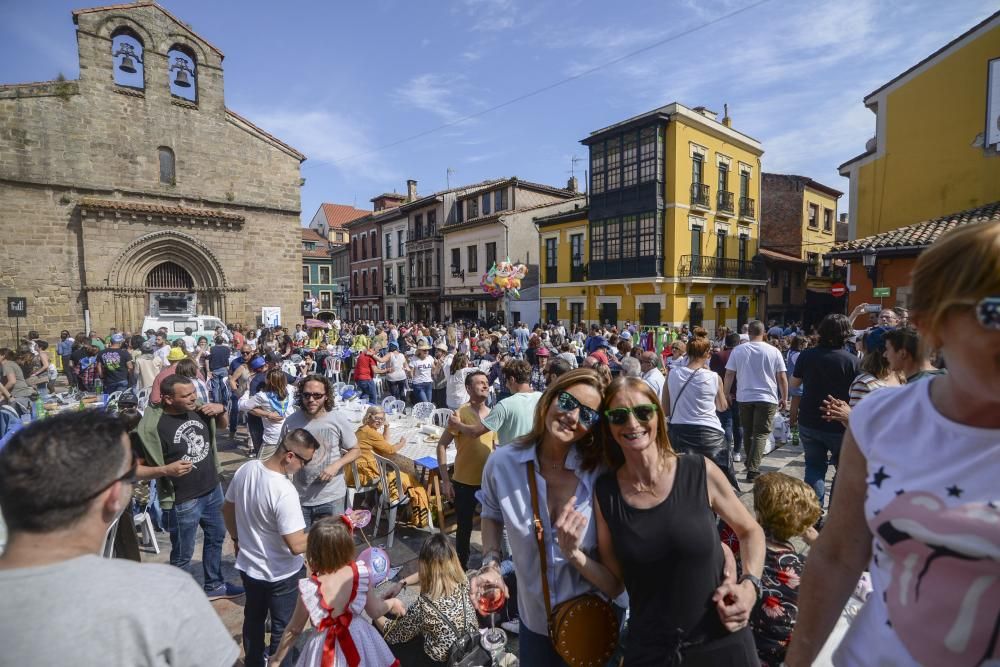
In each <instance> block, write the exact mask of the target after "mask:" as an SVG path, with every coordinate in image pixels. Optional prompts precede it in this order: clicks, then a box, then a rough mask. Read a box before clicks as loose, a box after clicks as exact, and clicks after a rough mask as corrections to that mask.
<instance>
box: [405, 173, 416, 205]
mask: <svg viewBox="0 0 1000 667" xmlns="http://www.w3.org/2000/svg"><path fill="white" fill-rule="evenodd" d="M416 198H417V182H416V181H415V180H413V179H412V178H411V179H410V180H408V181H406V201H413V200H414V199H416Z"/></svg>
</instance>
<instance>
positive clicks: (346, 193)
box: [0, 0, 996, 221]
mask: <svg viewBox="0 0 1000 667" xmlns="http://www.w3.org/2000/svg"><path fill="white" fill-rule="evenodd" d="M759 1H760V0H739V1H736V0H717V1H716V2H704V1H703V2H697V1H695V0H665V1H664V0H661V1H659V2H650V1H648V0H647V1H643V2H639V1H636V0H619V1H618V2H597V1H590V0H587V1H584V0H562V1H559V2H549V1H541V0H451V1H449V2H446V1H443V0H442V1H434V0H431V1H425V2H412V1H411V2H403V1H400V2H395V1H390V0H367V1H363V2H346V1H345V2H321V1H319V0H295V1H292V2H283V3H277V2H273V1H270V2H265V1H263V0H239V1H237V0H213V1H211V2H206V1H205V0H163V2H162V3H161V4H162V5H163V6H164V7H166V8H167V9H168V10H170V11H171V12H172V13H173V14H175V15H176V16H178V17H179V18H180V19H181V20H183V21H185V22H187V23H189V24H190V25H191V27H192V28H193V29H194V30H195V31H196V32H198V33H199V34H201V35H202V36H203V37H205V38H206V39H208V40H209V41H210V42H212V43H213V44H215V45H216V46H217V47H218V48H219V49H221V50H222V51H223V53H225V54H226V59H225V61H224V63H223V65H224V68H225V77H226V102H227V105H228V106H229V107H230V108H231V109H233V110H234V111H236V112H238V113H240V114H242V115H244V116H246V117H247V118H249V119H251V120H252V121H254V122H256V123H258V124H259V125H261V126H262V127H263V128H264V129H266V130H267V131H269V132H271V133H272V134H274V135H276V136H278V137H280V138H281V139H283V140H284V141H286V142H288V143H290V144H291V145H293V146H295V147H296V148H298V149H299V150H300V151H302V152H303V153H305V154H306V155H307V156H308V158H309V159H308V160H307V161H306V162H305V163H304V164H303V167H302V172H303V176H304V177H305V178H306V185H305V186H304V187H303V189H302V217H303V219H304V220H305V221H308V219H310V218H311V217H312V215H313V213H314V212H315V210H316V208H317V207H318V206H319V204H320V203H321V202H324V201H327V202H336V203H343V204H355V205H356V206H358V207H359V208H369V207H370V204H369V202H368V200H369V199H370V198H371V197H372V196H373V195H375V194H377V193H380V192H384V191H387V190H389V191H391V190H396V191H400V192H404V191H405V188H406V179H408V178H413V179H416V180H417V181H418V183H419V185H418V189H419V191H420V192H421V193H422V194H426V193H429V192H432V191H434V190H438V189H442V188H444V187H445V184H446V178H447V175H446V172H447V170H448V169H452V170H454V173H453V174H452V175H451V183H452V185H455V184H458V183H471V182H475V181H479V180H483V179H486V178H496V177H500V176H512V175H516V176H519V177H521V178H524V179H528V180H533V181H539V182H542V183H548V184H552V185H564V184H565V182H566V179H567V178H568V177H569V171H570V168H571V161H572V158H573V157H574V156H576V157H579V158H586V156H587V152H586V150H585V148H584V147H583V146H581V145H580V144H579V143H578V141H579V140H580V139H582V138H583V137H585V136H586V135H587V133H588V132H590V131H592V130H595V129H597V128H600V127H603V126H605V125H609V124H611V123H614V122H616V121H618V120H622V119H624V118H626V117H629V116H632V115H635V114H638V113H642V112H644V111H648V110H650V109H653V108H655V107H658V106H660V105H663V104H667V103H670V102H673V101H678V102H681V103H682V104H686V105H688V106H692V107H693V106H698V105H704V106H707V107H709V108H711V109H715V110H717V111H719V112H721V111H722V105H723V104H724V103H728V105H729V112H730V115H731V116H732V118H733V125H734V128H736V129H738V130H740V131H742V132H745V133H747V134H749V135H751V136H753V137H755V138H757V139H759V140H760V141H761V142H762V143H763V145H764V150H765V154H764V169H765V170H766V171H774V172H782V173H799V174H804V175H808V176H811V177H812V178H815V179H816V180H819V181H820V182H823V183H826V184H828V185H831V186H833V187H835V188H838V189H840V190H844V191H846V190H847V181H846V179H843V178H841V177H840V176H839V175H838V174H837V171H836V168H837V165H838V164H840V163H841V162H843V161H845V160H847V159H848V158H850V157H852V156H854V155H856V154H858V153H860V152H861V151H862V150H863V149H864V144H865V141H866V139H868V137H870V136H872V134H873V133H874V127H875V117H874V115H873V114H872V113H871V112H869V111H868V110H867V109H865V108H864V106H863V105H862V98H863V97H864V95H865V94H866V93H868V92H870V91H872V90H873V89H875V88H876V87H878V86H879V85H881V84H882V83H884V82H885V81H887V80H888V79H890V78H892V77H893V76H895V75H896V74H898V73H900V72H902V71H903V70H905V69H906V68H907V67H909V66H911V65H912V64H914V63H916V62H917V61H918V60H920V59H921V58H923V57H925V56H927V55H929V54H930V53H931V52H933V51H934V50H935V49H937V48H939V47H940V46H942V45H944V44H945V43H946V42H948V41H949V40H950V39H952V38H953V37H955V36H957V35H959V34H961V33H962V32H964V31H965V30H967V29H968V28H970V27H972V26H973V25H974V24H976V23H977V22H979V21H980V20H982V19H983V18H985V17H986V16H988V15H989V14H990V13H992V12H993V11H995V10H996V3H995V0H951V1H950V2H948V3H942V2H939V1H938V0H828V1H817V0H804V1H801V2H799V1H794V2H793V1H789V0H768V1H765V2H764V3H763V4H760V5H758V6H753V7H751V6H752V5H755V4H756V3H757V2H759ZM96 5H97V3H96V2H95V3H93V5H89V6H96ZM85 6H88V5H87V4H86V2H85V0H76V1H71V2H67V1H65V0H44V1H41V2H28V1H26V0H0V18H2V20H0V82H4V83H15V82H22V81H39V80H46V79H51V78H54V77H55V76H56V75H57V74H58V73H59V72H62V73H63V74H65V75H66V76H67V77H68V78H75V77H77V76H78V74H79V68H78V64H77V58H76V41H75V36H74V26H73V23H72V18H71V15H70V12H71V10H72V9H74V8H79V7H85ZM747 7H751V8H750V9H746V10H745V11H742V12H740V13H738V14H736V15H735V16H732V17H731V18H722V20H718V19H720V17H725V16H727V15H729V14H731V13H733V12H737V11H738V10H740V9H742V8H747ZM710 22H711V24H710V25H708V26H707V27H704V28H701V29H697V28H699V26H704V25H705V24H708V23H710ZM692 29H695V30H693V31H692ZM672 35H680V36H679V37H677V38H676V39H672V40H670V41H667V42H666V43H664V44H662V45H660V46H657V47H654V48H651V49H648V50H646V51H643V52H642V53H641V54H639V55H636V56H635V57H632V58H629V59H626V60H624V61H622V62H619V63H617V64H613V65H611V66H608V67H605V68H602V69H600V70H598V71H596V72H594V73H589V74H585V75H584V76H579V78H576V79H574V80H572V81H569V82H568V83H565V84H564V85H559V86H557V87H555V88H552V89H550V90H547V91H545V92H541V93H539V94H537V95H533V96H530V97H528V98H527V99H523V100H520V101H517V102H514V103H512V104H510V105H507V106H504V107H503V108H501V109H498V110H494V111H488V112H486V113H481V112H483V111H485V110H488V109H490V108H492V107H494V106H496V105H498V104H501V103H504V102H507V101H509V100H513V99H515V98H519V97H521V96H522V95H524V94H525V93H530V92H532V91H535V90H538V89H542V88H545V87H546V86H549V85H550V84H553V83H555V82H559V81H562V80H564V79H566V78H569V77H574V76H578V75H580V74H581V73H585V72H587V71H588V70H589V69H591V68H593V67H595V66H599V65H603V64H605V63H608V62H609V61H613V60H615V59H617V58H619V57H620V56H622V55H624V54H627V53H630V52H633V51H636V50H639V49H642V48H643V47H645V46H647V45H650V44H654V43H657V42H660V41H662V40H666V39H668V38H670V37H671V36H672ZM480 113H481V115H478V116H476V117H475V118H472V119H469V120H462V119H463V118H465V117H467V116H469V115H473V114H480ZM446 124H447V125H448V126H447V127H444V128H442V129H435V128H439V127H441V126H442V125H446ZM428 131H429V133H428V134H426V135H425V136H422V137H420V138H417V139H413V140H411V141H402V142H401V143H397V142H400V141H401V140H404V139H407V138H408V137H412V136H413V135H417V134H419V133H423V132H428ZM389 144H395V145H391V146H388V147H386V146H387V145H389ZM576 169H577V175H578V176H580V177H581V181H582V172H583V170H584V169H586V162H585V161H581V162H579V163H578V164H577V167H576ZM840 210H841V211H846V210H847V202H846V196H845V197H844V198H843V199H842V200H841V205H840Z"/></svg>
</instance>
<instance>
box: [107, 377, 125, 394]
mask: <svg viewBox="0 0 1000 667" xmlns="http://www.w3.org/2000/svg"><path fill="white" fill-rule="evenodd" d="M126 389H128V380H122V381H121V382H112V383H111V384H106V385H104V393H105V394H113V393H115V392H116V391H125V390H126Z"/></svg>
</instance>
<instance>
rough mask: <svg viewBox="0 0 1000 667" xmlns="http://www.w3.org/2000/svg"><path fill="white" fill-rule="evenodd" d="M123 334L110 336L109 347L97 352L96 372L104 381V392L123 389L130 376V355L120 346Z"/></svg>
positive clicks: (123, 337)
mask: <svg viewBox="0 0 1000 667" xmlns="http://www.w3.org/2000/svg"><path fill="white" fill-rule="evenodd" d="M124 340H125V336H123V335H121V334H120V333H116V334H114V335H112V336H111V347H109V348H107V349H106V350H103V351H101V352H99V353H98V354H97V373H98V375H99V376H100V378H101V381H102V382H103V383H104V393H106V394H110V393H112V392H115V391H124V390H125V389H128V387H129V378H130V377H132V355H131V354H129V351H128V350H126V349H123V348H122V342H124Z"/></svg>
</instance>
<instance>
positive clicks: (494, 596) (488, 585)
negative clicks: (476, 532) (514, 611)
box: [476, 569, 507, 658]
mask: <svg viewBox="0 0 1000 667" xmlns="http://www.w3.org/2000/svg"><path fill="white" fill-rule="evenodd" d="M485 572H486V571H485V570H480V571H479V573H480V574H485ZM490 572H491V573H492V574H494V575H495V574H496V571H495V570H492V569H491V570H490ZM506 601H507V594H506V593H505V592H504V590H503V587H502V586H501V585H500V584H499V583H497V582H496V581H493V580H491V579H481V580H480V583H479V596H478V597H477V598H476V610H477V611H478V612H479V615H480V616H489V617H490V629H489V630H487V631H486V632H484V633H483V638H482V641H481V643H482V646H483V648H484V649H486V650H487V651H488V652H489V654H490V655H491V656H494V658H495V657H496V655H497V654H498V653H499V652H500V651H501V650H502V649H503V647H504V646H506V645H507V633H506V632H504V631H503V630H502V629H500V628H498V627H496V624H495V615H494V612H497V611H499V610H500V609H501V608H502V607H503V605H504V602H506Z"/></svg>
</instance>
